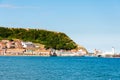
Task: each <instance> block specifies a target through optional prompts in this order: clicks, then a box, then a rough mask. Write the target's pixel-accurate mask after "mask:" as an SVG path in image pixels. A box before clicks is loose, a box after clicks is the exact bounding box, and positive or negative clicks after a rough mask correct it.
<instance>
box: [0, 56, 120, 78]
mask: <svg viewBox="0 0 120 80" xmlns="http://www.w3.org/2000/svg"><path fill="white" fill-rule="evenodd" d="M0 80H120V59H119V58H89V57H30V56H28V57H27V56H26V57H5V56H1V57H0Z"/></svg>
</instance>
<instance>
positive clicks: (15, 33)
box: [0, 27, 77, 50]
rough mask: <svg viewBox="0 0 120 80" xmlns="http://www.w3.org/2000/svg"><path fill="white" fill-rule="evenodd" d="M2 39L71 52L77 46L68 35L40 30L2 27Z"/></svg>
mask: <svg viewBox="0 0 120 80" xmlns="http://www.w3.org/2000/svg"><path fill="white" fill-rule="evenodd" d="M0 39H21V40H23V41H31V42H34V43H40V44H44V45H45V48H47V49H48V48H53V49H57V50H59V49H64V50H71V49H75V48H76V47H77V44H76V43H75V42H74V41H73V40H71V39H70V38H69V37H68V36H67V35H66V34H64V33H61V32H53V31H47V30H40V29H23V28H5V27H0Z"/></svg>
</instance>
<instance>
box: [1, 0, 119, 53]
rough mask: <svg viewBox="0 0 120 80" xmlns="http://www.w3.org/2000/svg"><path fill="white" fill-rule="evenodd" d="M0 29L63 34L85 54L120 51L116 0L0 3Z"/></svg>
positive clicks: (117, 2)
mask: <svg viewBox="0 0 120 80" xmlns="http://www.w3.org/2000/svg"><path fill="white" fill-rule="evenodd" d="M0 18H1V19H0V26H7V27H23V28H40V29H47V30H53V31H59V32H64V33H66V34H67V35H68V36H69V37H70V38H71V39H73V40H74V41H75V42H76V43H78V44H80V45H83V46H84V47H86V48H87V49H88V51H93V50H94V49H95V48H96V49H100V50H104V51H111V47H113V46H114V47H115V48H116V51H117V52H120V44H119V43H120V37H119V35H120V0H0Z"/></svg>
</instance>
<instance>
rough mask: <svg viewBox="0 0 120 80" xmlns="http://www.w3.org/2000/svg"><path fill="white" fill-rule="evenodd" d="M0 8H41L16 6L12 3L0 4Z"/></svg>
mask: <svg viewBox="0 0 120 80" xmlns="http://www.w3.org/2000/svg"><path fill="white" fill-rule="evenodd" d="M0 8H34V9H35V8H39V7H35V6H15V5H11V4H0Z"/></svg>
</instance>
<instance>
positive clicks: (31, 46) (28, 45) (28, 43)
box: [21, 42, 35, 48]
mask: <svg viewBox="0 0 120 80" xmlns="http://www.w3.org/2000/svg"><path fill="white" fill-rule="evenodd" d="M21 44H22V46H23V48H35V45H34V44H33V43H32V42H21Z"/></svg>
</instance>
